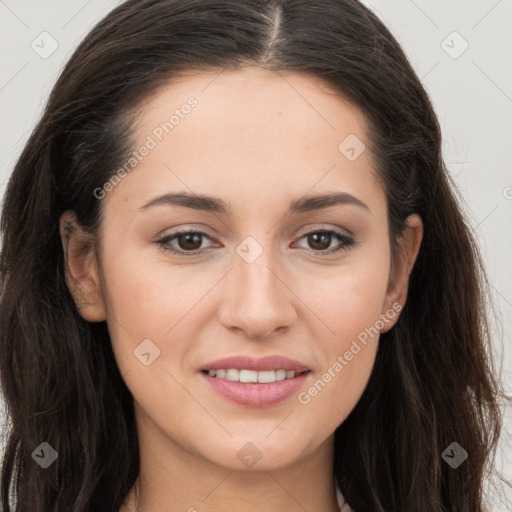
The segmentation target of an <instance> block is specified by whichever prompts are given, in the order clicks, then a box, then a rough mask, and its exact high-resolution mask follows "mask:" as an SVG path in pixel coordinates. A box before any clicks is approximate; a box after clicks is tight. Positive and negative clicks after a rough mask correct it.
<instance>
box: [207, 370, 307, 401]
mask: <svg viewBox="0 0 512 512" xmlns="http://www.w3.org/2000/svg"><path fill="white" fill-rule="evenodd" d="M231 368H233V366H231ZM245 368H247V367H245ZM281 368H282V367H281ZM247 369H248V368H247ZM282 369H284V368H282ZM309 374H310V372H309V371H305V372H304V373H301V374H299V375H296V376H295V377H293V378H292V379H285V380H280V381H277V382H270V383H266V384H257V383H255V382H233V381H229V380H227V379H220V378H217V377H211V376H210V375H208V373H203V372H201V377H202V378H204V379H205V380H206V382H207V383H208V384H209V385H210V386H211V387H212V389H213V390H214V391H215V392H216V393H218V394H219V395H221V396H222V397H224V398H226V399H227V400H229V401H231V402H234V403H236V404H238V405H244V406H246V407H258V408H261V407H268V406H270V405H275V404H278V403H280V402H282V401H284V400H286V399H287V398H289V397H290V396H292V395H296V394H297V393H298V392H299V391H300V389H301V388H302V387H303V386H304V382H305V380H306V379H307V378H308V377H309Z"/></svg>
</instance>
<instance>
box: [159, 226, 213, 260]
mask: <svg viewBox="0 0 512 512" xmlns="http://www.w3.org/2000/svg"><path fill="white" fill-rule="evenodd" d="M205 238H206V239H208V240H211V241H213V239H212V238H211V237H210V236H209V235H208V234H206V233H204V232H203V231H181V232H177V233H172V234H170V235H167V236H165V237H163V238H161V239H160V240H157V241H156V244H157V245H158V246H159V247H160V248H161V249H162V250H163V251H168V252H172V253H174V254H180V255H194V254H199V253H201V252H203V250H204V249H205V248H202V247H201V245H202V243H203V241H204V239H205Z"/></svg>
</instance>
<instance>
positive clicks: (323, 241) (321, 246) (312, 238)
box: [307, 231, 332, 251]
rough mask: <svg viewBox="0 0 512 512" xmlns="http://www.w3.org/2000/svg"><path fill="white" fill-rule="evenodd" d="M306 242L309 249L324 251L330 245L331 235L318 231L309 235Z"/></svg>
mask: <svg viewBox="0 0 512 512" xmlns="http://www.w3.org/2000/svg"><path fill="white" fill-rule="evenodd" d="M307 240H308V243H309V245H310V247H311V248H312V249H314V250H315V251H325V249H328V248H329V246H330V245H331V240H332V235H331V234H330V233H327V232H322V231H318V232H315V233H310V234H309V235H308V237H307Z"/></svg>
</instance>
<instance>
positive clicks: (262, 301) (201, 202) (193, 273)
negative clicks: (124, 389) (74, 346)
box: [63, 67, 421, 470]
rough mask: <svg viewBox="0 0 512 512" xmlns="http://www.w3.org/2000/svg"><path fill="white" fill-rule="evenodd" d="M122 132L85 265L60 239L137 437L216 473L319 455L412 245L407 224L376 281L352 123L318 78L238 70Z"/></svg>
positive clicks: (383, 257)
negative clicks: (107, 342)
mask: <svg viewBox="0 0 512 512" xmlns="http://www.w3.org/2000/svg"><path fill="white" fill-rule="evenodd" d="M191 97H194V98H195V100H189V98H191ZM187 100H188V102H187ZM186 105H189V107H186ZM173 113H175V116H174V118H173V119H172V121H170V122H169V118H170V116H171V115H172V114H173ZM166 122H167V124H165V123H166ZM135 133H136V143H135V147H134V150H135V151H137V155H135V156H134V158H135V159H136V164H135V161H134V162H131V164H134V165H133V168H130V165H131V164H130V163H129V162H128V165H127V166H126V167H125V170H126V169H127V168H129V169H130V171H129V172H125V173H123V172H121V173H120V174H119V176H120V177H121V179H120V180H117V181H116V182H115V183H114V182H109V183H107V185H106V186H105V187H104V188H103V189H102V190H101V191H99V192H97V195H98V197H102V199H99V200H101V201H102V202H101V208H102V209H103V223H102V226H101V229H100V233H99V245H97V247H96V250H94V251H93V250H92V249H91V250H90V251H87V250H80V247H81V248H82V249H84V248H85V247H86V245H82V246H81V245H80V244H84V243H85V242H83V241H82V242H80V241H79V239H78V238H76V239H75V238H73V237H68V238H66V236H65V234H64V231H63V241H64V245H65V249H66V251H67V252H66V253H67V258H68V263H69V267H68V282H69V283H70V287H71V288H72V290H73V294H74V295H75V297H77V300H80V301H81V302H85V304H83V306H82V308H81V314H82V315H83V316H84V318H86V319H87V320H89V321H101V320H106V321H107V324H108V329H109V332H110V336H111V340H112V346H113V350H114V353H115V357H116V360H117V363H118V365H119V368H120V371H121V374H122V375H123V378H124V380H125V382H126V384H127V386H128V388H129V389H130V391H131V393H132V394H133V397H134V400H135V404H136V411H137V416H138V421H139V428H143V429H145V431H146V432H147V433H149V432H151V434H148V435H152V436H154V437H155V438H156V437H158V438H159V439H161V440H162V442H165V443H167V444H168V445H169V446H171V445H172V446H175V447H179V448H180V449H183V450H185V451H186V452H187V453H188V454H190V455H192V456H195V457H199V458H201V459H203V460H207V461H209V462H211V463H213V464H216V465H221V466H223V467H226V468H241V467H244V466H243V465H244V464H245V466H246V467H249V465H250V462H249V461H250V460H255V459H254V457H256V458H259V460H258V461H257V468H258V469H267V470H268V469H275V468H278V467H284V466H286V465H289V464H291V463H293V462H298V461H300V460H302V459H304V458H305V457H308V456H311V455H313V454H314V453H315V452H317V451H319V450H322V447H325V446H327V445H328V444H329V443H330V442H331V441H332V435H333V433H334V431H335V429H336V428H337V427H338V426H339V425H340V424H341V423H342V422H343V421H344V419H345V418H346V417H347V416H348V414H349V413H350V412H351V410H352V409H353V408H354V406H355V405H356V403H357V402H358V400H359V398H360V396H361V394H362V393H363V390H364V389H365V386H366V384H367V382H368V379H369V376H370V373H371V371H372V367H373V364H374V360H375V355H376V351H377V346H378V334H379V332H384V331H386V330H388V329H390V328H391V327H392V326H393V325H394V323H395V322H396V320H397V318H398V316H399V310H400V308H401V306H402V305H403V303H404V301H405V294H406V287H407V279H406V276H407V275H408V272H409V270H410V267H411V266H412V264H413V262H414V258H415V256H416V253H417V250H418V247H419V241H420V239H421V226H420V221H418V219H414V218H411V219H409V226H410V229H409V231H408V233H409V234H408V235H407V236H405V237H404V240H403V241H402V243H403V249H404V250H403V251H402V252H403V254H405V255H406V256H405V257H404V258H403V261H404V262H407V263H403V264H399V265H398V266H397V269H398V270H396V271H393V272H391V268H392V266H391V248H390V245H389V234H388V225H387V205H386V197H385V193H384V190H383V188H382V186H381V185H380V183H379V180H378V179H377V176H376V173H375V170H374V167H375V162H374V160H373V156H372V154H371V153H370V150H369V149H365V146H366V147H367V146H368V145H369V141H368V136H367V125H366V122H365V118H364V116H363V114H362V113H361V112H360V111H359V110H358V109H357V108H356V107H354V106H352V105H351V104H349V103H348V102H346V101H345V100H343V99H342V98H341V97H340V96H338V95H336V94H335V93H334V91H332V90H330V89H329V88H328V87H327V85H326V84H322V83H321V82H319V81H318V79H315V78H312V77H309V76H305V75H299V74H293V73H282V72H280V73H274V72H269V71H265V70H262V69H259V68H250V67H248V68H244V69H243V70H241V71H224V72H222V73H220V74H219V72H218V71H216V72H212V73H211V74H210V73H206V72H202V73H200V74H189V75H187V76H183V77H181V78H180V79H179V80H173V82H172V83H170V84H169V85H168V86H166V87H164V88H162V89H161V90H160V91H159V92H158V93H157V94H156V95H155V96H153V97H152V98H151V99H150V100H148V102H147V103H146V104H145V105H144V106H143V108H142V109H141V114H140V116H139V118H138V122H137V124H136V131H135ZM143 147H146V148H147V149H146V150H143V149H141V148H143ZM334 194H338V196H336V198H334V199H333V197H334ZM185 195H187V196H200V197H199V198H197V197H196V198H195V199H194V198H193V197H186V196H185ZM326 195H331V200H327V199H326V198H325V197H324V198H323V199H317V200H314V199H312V198H313V197H316V196H326ZM205 196H208V198H209V199H206V200H205ZM64 218H65V217H63V222H64ZM178 233H181V234H178ZM399 252H400V251H399ZM400 261H401V260H400ZM238 356H239V357H240V359H238V360H237V359H236V357H238ZM232 357H235V359H231V360H230V361H226V362H220V363H218V362H216V361H218V360H220V359H224V358H232ZM262 358H266V359H265V360H263V359H262ZM285 358H286V359H285ZM207 369H210V370H212V371H211V372H208V371H205V370H207ZM237 369H244V370H249V371H245V372H244V371H242V372H236V371H229V372H224V373H223V371H222V370H237ZM258 369H259V370H261V371H260V372H257V370H258ZM215 370H221V371H220V372H218V374H217V373H214V371H215ZM281 370H285V372H284V373H283V372H282V371H281ZM286 371H287V372H288V373H286ZM293 371H295V375H294V376H292V373H291V372H293ZM209 373H210V374H211V375H209ZM241 376H242V380H249V381H250V382H235V381H236V380H237V379H239V378H240V377H241ZM283 376H285V377H286V378H285V379H284V380H277V381H276V382H273V383H272V382H266V381H272V380H274V379H275V378H277V379H282V378H283ZM231 379H233V380H231ZM253 380H257V381H261V382H252V381H253ZM247 443H252V445H254V446H251V445H248V444H247ZM247 455H248V456H249V458H247ZM250 457H252V459H251V458H250Z"/></svg>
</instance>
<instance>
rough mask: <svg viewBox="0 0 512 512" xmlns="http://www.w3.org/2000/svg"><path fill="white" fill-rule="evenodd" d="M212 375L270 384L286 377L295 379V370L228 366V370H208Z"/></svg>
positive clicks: (233, 380) (231, 379) (233, 379)
mask: <svg viewBox="0 0 512 512" xmlns="http://www.w3.org/2000/svg"><path fill="white" fill-rule="evenodd" d="M208 375H209V376H210V377H216V378H218V379H226V380H230V381H232V382H259V383H260V384H268V383H270V382H277V381H280V380H285V379H293V377H295V372H294V371H291V370H268V371H261V372H257V371H255V370H236V369H234V368H228V369H227V370H223V369H221V370H208Z"/></svg>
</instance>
